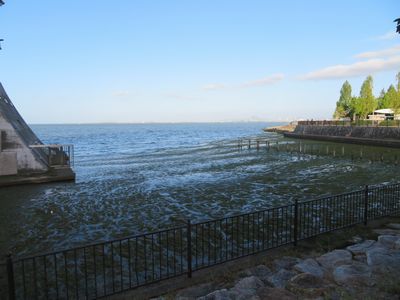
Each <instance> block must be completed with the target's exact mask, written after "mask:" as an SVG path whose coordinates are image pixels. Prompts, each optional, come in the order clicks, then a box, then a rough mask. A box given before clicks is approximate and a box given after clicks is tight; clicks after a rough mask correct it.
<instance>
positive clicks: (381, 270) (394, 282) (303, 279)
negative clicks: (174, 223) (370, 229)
mask: <svg viewBox="0 0 400 300" xmlns="http://www.w3.org/2000/svg"><path fill="white" fill-rule="evenodd" d="M374 232H375V233H376V234H378V238H377V240H368V239H367V240H362V239H361V238H358V239H357V243H355V244H352V245H350V246H348V247H346V248H345V249H336V250H333V251H331V252H327V253H325V254H323V255H320V256H316V257H308V258H305V259H300V258H298V257H290V256H285V257H281V258H279V259H275V260H274V261H272V264H271V265H268V266H267V265H264V264H261V265H258V266H256V267H252V268H248V269H245V270H244V271H242V272H240V273H239V274H237V278H236V280H234V281H232V282H230V283H229V284H228V285H226V284H225V286H223V287H221V288H218V289H215V284H212V283H209V284H207V283H205V284H201V285H198V286H193V287H190V288H186V289H184V290H181V291H179V292H178V293H177V294H176V295H175V296H173V297H171V296H169V297H158V298H153V300H166V299H176V300H191V299H198V300H241V299H243V300H261V299H279V300H285V299H287V300H289V299H399V298H400V224H398V223H392V224H388V225H387V227H386V228H384V229H376V230H374Z"/></svg>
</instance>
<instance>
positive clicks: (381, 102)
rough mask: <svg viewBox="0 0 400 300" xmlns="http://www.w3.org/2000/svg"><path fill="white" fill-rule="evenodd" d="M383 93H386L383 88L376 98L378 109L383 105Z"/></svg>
mask: <svg viewBox="0 0 400 300" xmlns="http://www.w3.org/2000/svg"><path fill="white" fill-rule="evenodd" d="M385 94H386V91H385V89H382V90H381V93H380V95H379V97H378V99H376V100H377V102H378V108H379V109H381V108H384V107H383V99H384V98H385Z"/></svg>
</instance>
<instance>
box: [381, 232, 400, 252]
mask: <svg viewBox="0 0 400 300" xmlns="http://www.w3.org/2000/svg"><path fill="white" fill-rule="evenodd" d="M399 240H400V236H397V235H380V236H379V237H378V242H379V243H381V244H382V245H383V246H385V247H388V248H392V249H394V248H395V245H396V242H397V241H399Z"/></svg>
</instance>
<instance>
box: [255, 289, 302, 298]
mask: <svg viewBox="0 0 400 300" xmlns="http://www.w3.org/2000/svg"><path fill="white" fill-rule="evenodd" d="M257 295H258V296H259V297H260V298H261V299H263V300H264V299H265V300H267V299H268V300H296V299H297V296H296V295H295V294H293V293H291V292H289V291H287V290H285V289H281V288H271V287H263V288H261V289H259V290H258V291H257Z"/></svg>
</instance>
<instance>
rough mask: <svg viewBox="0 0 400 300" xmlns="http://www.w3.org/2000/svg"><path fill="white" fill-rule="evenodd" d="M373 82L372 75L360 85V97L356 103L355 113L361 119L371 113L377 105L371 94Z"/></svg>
mask: <svg viewBox="0 0 400 300" xmlns="http://www.w3.org/2000/svg"><path fill="white" fill-rule="evenodd" d="M373 83H374V80H373V79H372V76H368V77H367V78H366V79H365V80H364V82H363V84H362V85H361V90H360V97H359V99H358V101H357V104H356V105H357V107H356V114H357V115H358V116H359V117H360V118H363V119H366V118H367V116H368V114H369V113H372V112H373V111H374V110H375V109H376V107H377V102H376V100H375V97H374V94H373Z"/></svg>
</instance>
